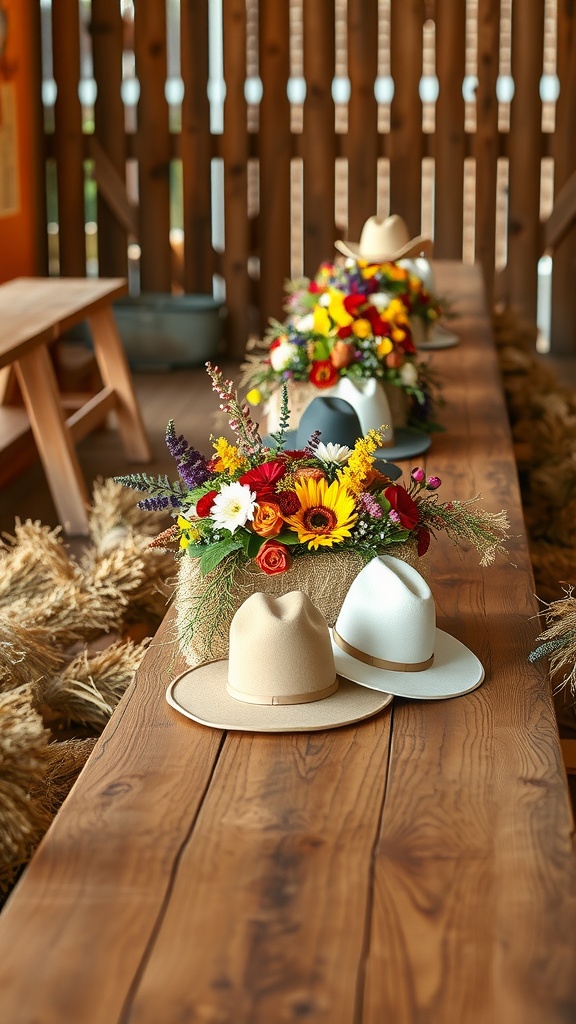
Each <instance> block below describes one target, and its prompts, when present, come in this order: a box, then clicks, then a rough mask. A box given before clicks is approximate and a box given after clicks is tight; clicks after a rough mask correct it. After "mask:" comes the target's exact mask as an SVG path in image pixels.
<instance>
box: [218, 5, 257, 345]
mask: <svg viewBox="0 0 576 1024" xmlns="http://www.w3.org/2000/svg"><path fill="white" fill-rule="evenodd" d="M223 15H224V19H225V20H224V68H225V75H226V100H225V102H224V122H225V125H226V131H225V134H224V136H223V139H222V157H223V160H224V210H225V225H224V232H225V248H224V252H223V254H222V271H223V274H224V278H225V280H226V304H227V307H228V309H229V313H228V317H227V322H226V335H227V341H228V353H229V354H230V355H234V356H237V357H238V358H242V357H243V356H244V353H245V351H246V344H247V342H248V337H249V334H250V309H249V307H250V300H251V287H250V279H249V277H248V274H247V272H246V271H247V267H248V257H249V256H250V223H249V220H248V210H247V204H248V133H247V104H246V98H245V96H244V83H245V81H246V3H245V0H233V2H232V3H229V4H226V5H225V7H224V10H223Z"/></svg>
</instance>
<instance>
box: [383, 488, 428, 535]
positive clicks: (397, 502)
mask: <svg viewBox="0 0 576 1024" xmlns="http://www.w3.org/2000/svg"><path fill="white" fill-rule="evenodd" d="M384 497H385V498H387V499H388V501H389V502H390V504H391V506H392V508H393V509H394V511H395V512H397V513H398V516H399V517H400V524H401V525H402V526H403V527H404V529H405V530H413V529H414V527H415V526H417V524H418V520H419V519H420V513H419V512H418V506H417V504H416V502H415V501H413V500H412V498H411V497H410V495H409V494H408V492H407V491H406V490H404V488H403V487H397V486H395V485H394V484H392V486H391V487H387V488H386V490H385V491H384Z"/></svg>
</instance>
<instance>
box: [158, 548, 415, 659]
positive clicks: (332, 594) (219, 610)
mask: <svg viewBox="0 0 576 1024" xmlns="http://www.w3.org/2000/svg"><path fill="white" fill-rule="evenodd" d="M388 553H389V554H391V555H396V557H398V558H403V559H404V560H405V561H407V562H410V564H412V565H416V562H417V561H418V556H417V554H416V550H415V548H414V547H413V546H411V545H407V544H403V545H401V546H400V545H398V546H396V545H394V546H391V547H390V548H389V549H388ZM364 565H365V559H363V558H362V557H361V556H360V555H359V554H357V553H356V552H355V551H331V552H329V553H326V554H324V553H322V554H315V555H300V556H299V557H298V558H295V559H294V562H293V564H292V568H290V569H289V570H288V571H287V572H284V573H279V574H278V575H276V576H267V575H266V574H265V573H263V572H261V571H260V570H259V569H257V567H256V566H255V565H254V567H252V564H250V565H249V566H246V567H243V568H240V569H236V570H235V571H234V576H233V580H232V589H231V595H230V596H231V600H230V601H229V602H228V601H226V599H225V596H224V595H223V594H222V591H221V590H218V589H216V590H214V591H212V592H210V593H209V588H210V583H211V582H212V581H213V580H214V574H213V573H211V574H209V575H208V576H202V574H201V572H200V567H199V560H198V559H196V558H187V557H184V558H183V559H182V562H181V563H180V569H179V575H178V585H177V589H176V596H175V605H176V614H177V630H178V643H179V647H180V650H181V651H182V654H183V655H184V657H185V659H186V661H187V663H188V665H190V666H191V667H194V666H195V665H198V664H200V662H203V661H210V660H212V659H215V658H225V657H226V656H227V654H228V634H229V631H230V623H231V622H232V618H233V616H234V614H235V612H236V611H237V610H238V608H239V607H240V605H241V604H242V603H243V602H244V601H245V600H246V598H247V597H250V595H251V594H254V593H256V592H257V591H263V592H264V593H266V594H271V595H272V596H273V597H280V596H281V595H282V594H287V593H289V592H290V591H292V590H303V591H304V593H305V594H307V595H308V597H309V598H310V600H311V601H312V602H313V603H314V604H315V605H316V607H317V608H319V609H320V611H321V612H322V613H323V615H324V616H325V618H326V621H327V622H328V625H329V626H333V625H334V623H335V622H336V619H337V618H338V613H339V612H340V608H341V607H342V603H343V601H344V598H345V597H346V594H347V592H348V589H349V587H350V585H351V583H352V581H353V580H354V579H355V578H356V576H357V575H358V573H359V572H360V570H361V569H362V568H363V566H364ZM199 606H200V607H201V615H198V608H199ZM192 623H194V624H193V625H192Z"/></svg>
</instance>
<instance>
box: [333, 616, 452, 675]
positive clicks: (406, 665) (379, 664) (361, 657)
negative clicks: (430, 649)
mask: <svg viewBox="0 0 576 1024" xmlns="http://www.w3.org/2000/svg"><path fill="white" fill-rule="evenodd" d="M332 636H333V637H334V640H335V641H336V643H337V644H338V647H340V648H341V650H343V651H344V653H345V654H351V655H352V657H353V658H356V660H357V661H363V662H364V664H365V665H372V667H373V668H384V669H388V670H390V671H392V672H424V670H425V669H427V668H430V666H431V665H432V662H433V661H434V655H433V654H432V655H431V657H430V658H427V659H426V661H414V662H403V661H386V660H385V658H375V657H374V656H373V655H372V654H365V652H364V651H360V650H358V648H357V647H353V646H352V644H349V643H347V641H346V640H343V639H342V637H341V636H340V634H339V633H337V632H336V628H335V627H334V628H333V629H332Z"/></svg>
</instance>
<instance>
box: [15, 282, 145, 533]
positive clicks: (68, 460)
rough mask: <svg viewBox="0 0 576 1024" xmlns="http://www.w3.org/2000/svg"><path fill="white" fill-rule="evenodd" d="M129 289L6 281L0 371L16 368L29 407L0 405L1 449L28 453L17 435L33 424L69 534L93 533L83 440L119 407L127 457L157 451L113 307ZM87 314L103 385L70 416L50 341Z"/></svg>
mask: <svg viewBox="0 0 576 1024" xmlns="http://www.w3.org/2000/svg"><path fill="white" fill-rule="evenodd" d="M126 292H127V285H126V281H125V280H124V279H122V278H112V279H104V278H100V279H87V278H17V279H15V280H13V281H9V282H8V283H6V284H3V285H0V371H1V370H2V368H10V367H13V368H14V371H15V373H16V376H17V380H18V384H19V386H20V390H21V393H22V398H23V402H24V409H18V408H16V407H11V406H9V405H6V404H5V405H1V406H0V454H1V453H2V452H3V451H4V453H6V452H7V451H8V449H11V451H12V457H13V458H14V457H15V458H18V457H21V456H22V457H24V449H23V448H22V451H21V452H20V450H19V448H18V442H19V439H21V438H22V434H23V432H25V431H26V430H27V429H28V428H31V430H32V433H33V435H34V440H35V444H36V447H37V449H38V454H39V456H40V459H41V460H42V464H43V467H44V471H45V473H46V478H47V481H48V485H49V487H50V491H51V493H52V498H53V500H54V504H55V506H56V510H57V512H58V516H59V518H60V522H61V523H62V526H63V527H64V529H65V530H66V532H68V533H70V534H81V535H85V534H87V533H88V517H87V512H86V507H87V505H88V502H89V496H88V492H87V489H86V483H85V481H84V477H83V475H82V471H81V468H80V465H79V462H78V458H77V455H76V451H75V445H76V444H77V443H78V441H80V440H81V439H82V438H83V437H85V436H86V434H88V433H89V432H90V431H91V430H93V429H94V428H95V427H96V426H97V425H98V424H100V423H102V421H103V420H104V419H105V418H106V416H107V415H108V413H110V412H111V411H112V410H114V412H115V415H116V418H117V423H118V429H119V432H120V436H121V439H122V443H123V445H124V450H125V452H126V455H127V456H128V458H130V459H131V460H133V461H136V462H148V461H150V459H151V457H152V456H151V451H150V446H149V443H148V439H147V436H146V431H145V429H144V423H143V420H142V416H141V413H140V409H139V407H138V402H137V399H136V395H135V393H134V387H133V383H132V376H131V373H130V369H129V367H128V362H127V360H126V356H125V354H124V350H123V348H122V344H121V341H120V338H119V336H118V332H117V329H116V324H115V322H114V316H113V312H112V305H111V304H112V301H113V300H114V299H115V298H118V297H119V296H121V295H125V294H126ZM84 320H86V321H87V322H88V324H89V327H90V331H91V334H92V341H93V345H94V354H95V357H96V360H97V363H98V369H99V372H100V376H101V378H102V382H103V387H102V388H101V390H100V391H98V392H97V393H96V394H94V395H92V396H91V397H90V398H89V399H88V400H87V401H86V402H84V403H83V404H82V405H81V406H80V408H78V409H76V411H74V412H73V413H72V415H70V416H66V414H65V412H64V410H63V407H62V400H61V398H62V396H61V395H60V392H59V389H58V383H57V379H56V375H55V372H54V365H53V361H52V359H51V357H50V352H49V347H50V345H51V344H52V343H53V342H55V341H56V340H57V339H58V338H60V337H61V336H62V334H64V332H65V331H67V330H68V329H69V328H71V327H74V326H75V325H76V324H78V323H80V322H81V321H84ZM4 458H7V456H6V455H4Z"/></svg>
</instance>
